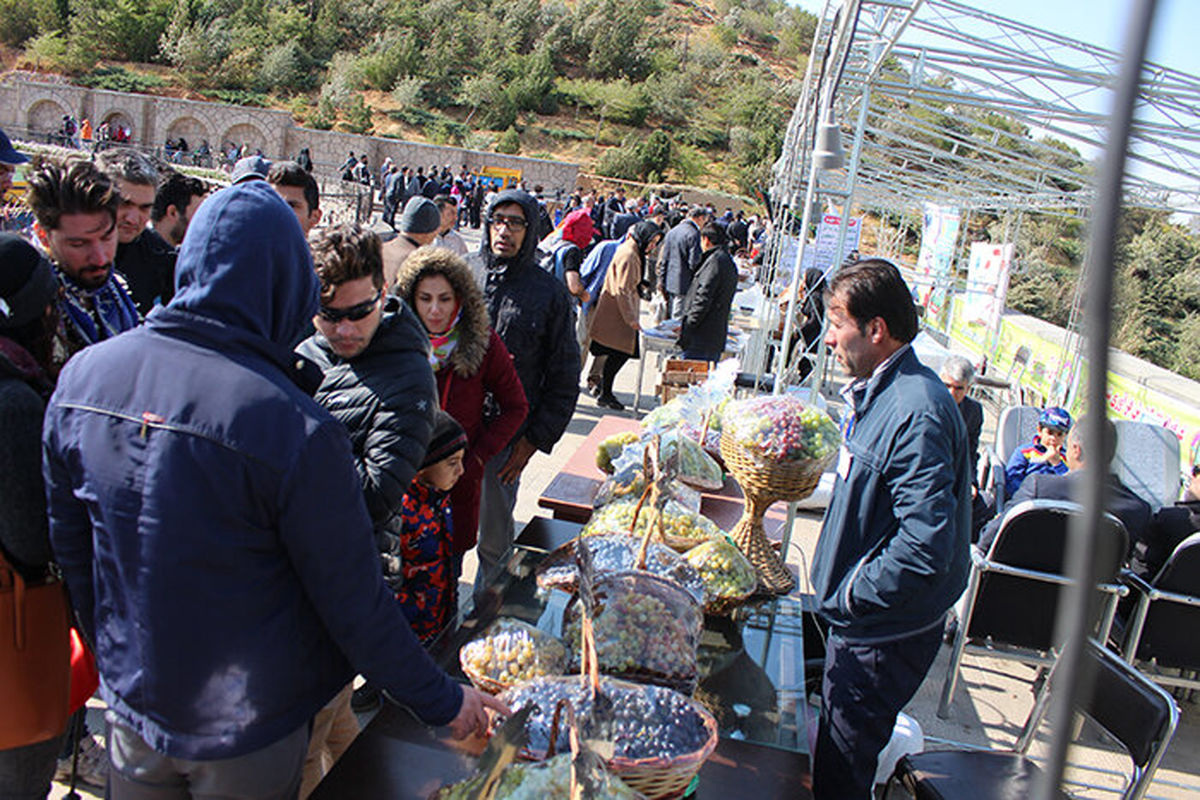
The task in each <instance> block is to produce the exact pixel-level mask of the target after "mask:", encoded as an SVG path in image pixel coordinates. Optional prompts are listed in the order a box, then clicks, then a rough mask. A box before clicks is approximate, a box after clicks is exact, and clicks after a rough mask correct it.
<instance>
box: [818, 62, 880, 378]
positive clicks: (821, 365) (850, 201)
mask: <svg viewBox="0 0 1200 800" xmlns="http://www.w3.org/2000/svg"><path fill="white" fill-rule="evenodd" d="M870 105H871V84H869V83H868V84H866V85H865V86H863V90H862V103H861V104H860V105H859V107H858V125H857V127H856V128H855V130H854V146H853V148H852V149H851V151H850V163H849V165H848V166H847V170H846V173H847V174H846V203H845V205H843V206H842V228H841V230H840V231H838V243H837V250H836V251H835V252H836V253H837V259H836V260H835V262H834V264H833V267H832V268H831V269H830V270H829V272H827V273H826V276H825V277H826V278H827V277H828V275H829V274H830V273H831V272H832V271H833V270H836V269H837V268H838V267H839V266H840V265H841V263H842V262H841V259H842V257H843V256H842V250H843V249H845V247H846V233H847V232H848V231H849V229H850V209H851V207H852V206H853V205H854V192H855V190H856V189H857V188H858V162H859V159H860V158H861V156H862V149H863V141H864V140H865V138H866V132H867V109H868V107H869V106H870ZM861 235H862V233H861V232H860V233H859V236H861ZM860 241H861V240H860ZM828 328H829V317H828V315H826V317H825V318H824V319H822V320H821V336H820V338H818V339H817V352H816V358H815V359H814V361H813V369H812V372H811V373H809V378H810V380H809V384H810V386H811V387H812V392H813V394H816V393H817V392H819V391H821V389H822V388H823V387H824V384H825V380H824V372H825V350H826V348H825V332H826V331H827V330H828Z"/></svg>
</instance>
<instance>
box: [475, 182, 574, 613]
mask: <svg viewBox="0 0 1200 800" xmlns="http://www.w3.org/2000/svg"><path fill="white" fill-rule="evenodd" d="M537 220H538V203H537V200H536V199H534V198H533V197H532V196H531V195H529V194H527V193H526V192H522V191H518V190H507V191H504V192H501V193H500V194H498V195H496V197H495V199H494V200H493V201H492V203H491V204H490V205H489V206H488V209H487V215H486V218H485V220H484V228H483V240H482V241H481V242H480V248H479V251H478V252H477V253H475V254H473V255H472V256H471V268H472V271H473V272H474V273H475V277H476V280H478V281H479V282H480V285H482V286H483V293H484V298H485V300H486V301H487V306H488V313H489V315H490V316H491V318H492V326H493V327H494V328H495V329H496V333H498V334H500V338H501V339H502V340H503V341H504V345H505V347H507V348H508V352H509V353H511V354H512V358H513V366H515V367H516V370H517V375H518V377H520V379H521V386H522V387H523V388H524V389H525V397H526V399H528V400H529V416H528V417H526V418H525V424H524V425H523V426H522V427H521V429H520V430H518V431H517V435H516V436H515V437H514V438H513V441H512V442H511V443H510V444H509V446H508V447H506V448H505V449H504V450H502V451H500V453H499V454H498V455H497V456H496V457H495V458H493V459H492V460H491V461H489V462H488V463H487V465H486V467H485V468H484V473H483V485H482V489H481V498H480V507H479V571H478V573H477V574H476V580H475V586H476V591H479V590H481V589H482V588H484V587H485V586H486V585H487V582H488V581H489V579H490V576H491V573H492V572H494V571H495V569H496V568H497V567H498V566H499V565H500V564H501V563H503V559H504V555H505V553H507V551H508V549H509V547H511V545H512V540H513V518H512V509H513V506H514V505H515V504H516V500H517V488H518V486H519V484H520V478H521V471H522V470H524V469H525V465H526V464H528V463H529V459H530V457H531V456H532V455H533V454H534V452H535V451H537V450H541V451H542V452H544V453H549V452H550V450H551V448H553V447H554V445H555V443H556V442H558V440H559V439H560V438H561V437H562V434H563V431H565V430H566V428H567V423H569V422H570V421H571V415H572V414H574V413H575V403H576V401H577V400H578V398H579V343H578V341H577V340H576V338H575V312H574V310H573V309H572V308H571V301H570V299H569V297H568V296H567V290H566V287H565V286H564V285H563V284H562V282H561V281H559V280H558V279H556V278H555V277H554V276H553V275H551V274H550V273H549V272H546V271H545V270H543V269H542V268H541V267H539V266H538V263H537V259H536V251H537V237H536V236H535V235H534V233H533V227H534V226H535V225H536V224H537Z"/></svg>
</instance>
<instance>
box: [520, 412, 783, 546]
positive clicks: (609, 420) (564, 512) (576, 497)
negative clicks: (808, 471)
mask: <svg viewBox="0 0 1200 800" xmlns="http://www.w3.org/2000/svg"><path fill="white" fill-rule="evenodd" d="M637 430H639V426H638V421H637V420H634V419H630V418H628V417H618V416H615V415H606V416H603V417H601V418H600V419H599V420H598V421H597V422H596V426H595V427H594V428H592V432H591V433H589V434H588V435H587V437H586V438H585V439H584V440H583V442H581V443H580V445H579V448H578V449H577V450H576V451H575V452H574V453H572V454H571V457H570V458H569V459H567V463H566V464H564V465H563V468H562V470H561V471H560V472H559V473H558V474H557V475H555V476H554V478H553V479H552V480H551V481H550V484H549V485H548V486H547V487H546V489H545V491H543V492H542V494H541V496H540V497H539V498H538V505H539V506H541V507H542V508H545V509H549V510H550V511H551V513H553V515H554V518H555V519H562V520H568V521H570V522H579V523H584V522H587V521H588V520H589V519H591V517H592V501H593V500H595V498H596V492H597V490H599V488H600V484H601V483H603V482H604V479H605V478H606V477H607V476H606V475H605V474H604V473H603V472H601V471H600V468H599V467H597V466H596V448H597V447H599V445H600V442H602V441H604V440H605V439H607V438H608V437H609V436H612V435H614V434H617V433H624V432H626V431H637ZM742 508H743V499H742V489H741V487H740V486H738V485H737V481H735V480H733V478H731V477H726V479H725V485H724V486H722V487H721V489H720V490H719V491H716V492H703V493H702V494H701V499H700V513H701V514H703V515H704V516H706V517H708V518H709V519H710V520H712V521H713V522H715V523H716V524H717V527H719V528H721V529H722V530H726V531H727V530H730V529H731V528H733V526H734V525H735V524H737V521H738V520H739V519H741V517H742ZM786 508H787V506H786V504H783V503H779V504H776V505H775V506H773V507H772V509H771V511H769V512H768V513H767V517H766V519H765V520H764V526H765V527H766V530H767V535H768V536H770V537H772V538H775V539H778V538H779V537H780V534H781V533H782V531H781V529H782V528H783V527H784V525H785V524H786V522H787V513H786Z"/></svg>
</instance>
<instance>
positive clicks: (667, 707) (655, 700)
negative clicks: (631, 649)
mask: <svg viewBox="0 0 1200 800" xmlns="http://www.w3.org/2000/svg"><path fill="white" fill-rule="evenodd" d="M600 691H601V693H602V694H603V695H605V696H606V697H607V698H609V699H610V700H611V701H612V707H613V714H612V719H611V720H608V721H605V720H599V721H597V720H593V719H592V718H591V714H592V698H591V690H590V689H589V688H588V687H587V686H586V684H584V683H582V682H580V681H579V680H576V679H561V678H560V679H553V678H551V679H539V680H536V681H532V682H530V683H527V684H525V685H523V686H519V687H517V688H516V689H510V690H509V691H507V692H505V693H504V694H502V695H501V696H500V697H501V699H502V700H503V701H504V702H505V703H506V704H507V705H508V707H509V708H511V709H512V710H513V711H518V710H520V709H521V708H524V707H525V706H526V705H528V704H530V703H532V704H534V705H535V706H536V709H537V710H535V711H534V713H533V714H531V715H530V717H529V722H528V723H527V725H526V730H527V731H528V733H529V749H530V751H532V752H534V753H538V752H541V753H544V752H546V750H547V749H548V748H549V744H550V726H551V723H552V721H553V718H554V707H555V705H556V704H557V702H558V701H559V699H561V698H564V697H565V698H567V699H568V701H569V702H570V703H571V705H572V706H574V708H575V716H576V719H577V720H578V721H579V722H580V725H581V726H582V728H583V731H582V733H583V736H584V737H585V738H601V739H604V740H610V741H612V743H613V746H614V755H615V756H617V757H619V758H626V759H643V758H677V757H679V756H681V755H686V754H687V753H693V752H695V751H697V750H699V749H700V748H701V747H703V746H704V743H705V741H706V740H707V738H708V730H707V729H706V728H705V725H704V717H703V716H702V715H701V712H700V711H699V708H698V707H697V706H696V704H695V703H694V702H693V701H692V700H691V699H690V698H688V697H687V696H685V695H682V694H680V693H679V692H676V691H673V690H671V689H666V688H664V687H661V686H636V685H633V684H629V683H623V682H619V681H611V680H609V679H601V681H600ZM564 716H565V715H564ZM566 727H567V726H566V724H565V723H564V722H561V721H560V723H559V730H558V745H557V746H558V748H559V749H560V750H561V749H564V748H566V747H568V746H569V742H568V738H567V737H568V732H567V731H566Z"/></svg>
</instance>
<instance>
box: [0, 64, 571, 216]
mask: <svg viewBox="0 0 1200 800" xmlns="http://www.w3.org/2000/svg"><path fill="white" fill-rule="evenodd" d="M68 113H70V114H74V115H75V116H76V117H77V118H78V119H80V120H82V119H84V118H85V117H86V118H88V119H90V120H91V121H92V125H93V127H99V126H100V124H101V123H103V122H106V121H107V122H109V124H110V125H111V124H114V123H117V124H121V125H124V126H128V127H129V128H130V129H132V131H133V143H134V144H140V145H148V146H161V145H162V143H163V142H164V141H166V140H167V139H168V138H172V139H174V138H178V137H179V136H181V135H182V136H183V137H184V138H186V139H187V140H188V144H189V145H190V146H191V147H196V146H197V145H199V144H200V142H201V141H202V140H204V139H207V140H208V142H209V145H210V146H211V147H212V148H213V149H214V150H216V149H217V148H218V147H220V146H221V145H222V144H223V143H225V142H228V141H232V142H234V143H235V144H238V145H241V144H243V143H245V144H248V145H249V146H250V149H251V150H254V149H255V148H260V149H261V150H262V151H263V153H265V154H266V155H267V156H268V157H269V158H284V157H286V158H295V156H296V154H297V153H299V152H300V149H301V148H302V147H307V148H309V150H310V152H311V153H312V158H313V161H314V162H315V163H316V164H317V165H318V168H319V169H320V171H322V172H331V171H333V170H334V169H335V168H336V167H337V166H338V165H339V164H341V163H342V162H343V161H345V160H346V156H347V154H348V153H349V152H350V151H353V152H354V153H355V154H358V155H361V154H362V153H366V154H367V159H368V161H369V162H370V164H371V165H372V167H373V168H376V169H377V168H378V167H379V165H380V164H382V163H383V160H384V159H385V158H387V157H389V156H390V157H391V158H392V160H394V161H396V162H397V163H399V164H409V165H411V166H413V167H417V166H422V167H425V168H426V169H428V168H429V167H430V165H433V164H437V165H439V166H440V165H444V164H449V165H451V169H452V170H453V171H454V172H455V173H457V172H458V169H459V165H461V164H466V165H467V167H468V168H470V169H478V168H480V167H484V166H493V167H507V168H512V169H519V170H521V171H522V174H523V177H524V178H525V180H526V182H527V183H528V184H529V186H531V187H532V186H533V185H535V184H541V185H542V186H544V187H545V189H546V191H547V192H549V193H551V194H553V193H554V191H555V190H556V189H562V190H563V191H564V192H567V191H570V190H572V189H574V187H575V182H576V178H577V176H578V173H579V167H578V166H577V165H575V164H568V163H566V162H562V161H548V160H543V159H536V158H522V157H521V156H510V155H504V154H501V153H486V152H481V151H477V150H466V149H463V148H461V147H446V146H441V145H431V144H422V143H419V142H408V141H403V140H400V139H388V138H384V137H379V136H358V135H355V134H350V133H339V132H335V131H318V130H312V129H309V128H302V127H300V126H299V125H297V124H296V123H295V121H294V120H293V119H292V117H291V115H290V114H288V113H286V112H283V111H271V110H268V109H263V108H252V107H247V106H234V105H226V104H223V103H210V102H206V101H200V100H182V99H179V98H174V97H159V96H156V95H145V94H132V93H128V92H111V91H108V90H105V89H89V88H87V87H83V86H75V85H73V84H69V83H52V82H49V81H44V80H37V79H34V78H30V77H26V76H24V75H21V74H16V73H10V74H8V75H6V76H4V77H3V78H2V79H0V127H3V128H5V129H8V130H11V131H14V132H26V133H28V134H31V135H39V134H42V135H44V134H49V133H53V132H55V131H57V130H58V129H59V126H60V124H61V122H62V118H63V115H64V114H68Z"/></svg>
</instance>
